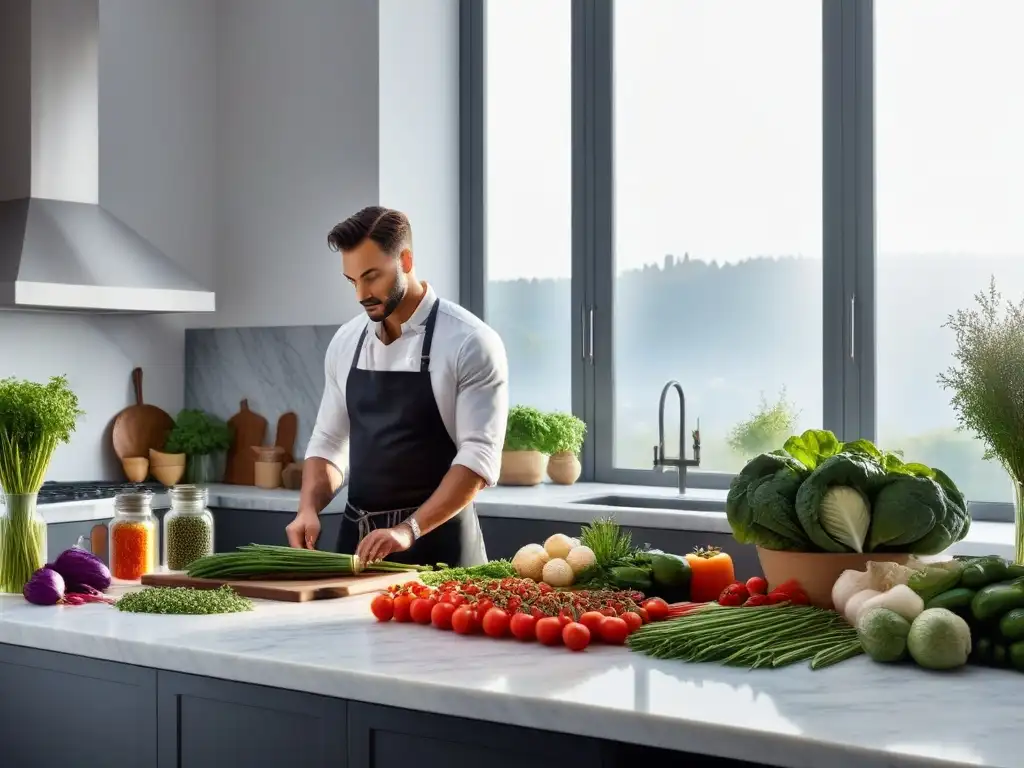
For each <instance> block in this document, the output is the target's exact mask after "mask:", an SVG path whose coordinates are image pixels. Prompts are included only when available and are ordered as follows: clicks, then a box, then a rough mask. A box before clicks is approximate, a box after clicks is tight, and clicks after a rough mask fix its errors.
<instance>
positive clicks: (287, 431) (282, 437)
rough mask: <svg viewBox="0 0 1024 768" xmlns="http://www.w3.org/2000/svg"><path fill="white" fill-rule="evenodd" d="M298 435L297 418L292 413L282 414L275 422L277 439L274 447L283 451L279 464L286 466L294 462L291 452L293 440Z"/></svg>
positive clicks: (293, 448)
mask: <svg viewBox="0 0 1024 768" xmlns="http://www.w3.org/2000/svg"><path fill="white" fill-rule="evenodd" d="M298 435H299V417H298V415H297V414H296V413H295V412H294V411H288V412H287V413H282V414H281V416H280V417H279V418H278V420H277V437H276V439H275V440H274V445H276V446H277V447H278V448H281V449H283V450H284V453H283V455H282V456H281V463H282V464H283V465H284V466H286V467H287V466H288V465H289V464H291V463H292V462H294V461H295V457H294V456H292V451H294V450H295V438H297V437H298Z"/></svg>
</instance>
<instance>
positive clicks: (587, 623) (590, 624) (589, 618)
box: [580, 611, 605, 635]
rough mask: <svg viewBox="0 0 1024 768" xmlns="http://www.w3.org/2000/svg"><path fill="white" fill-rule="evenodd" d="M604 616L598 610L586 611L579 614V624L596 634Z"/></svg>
mask: <svg viewBox="0 0 1024 768" xmlns="http://www.w3.org/2000/svg"><path fill="white" fill-rule="evenodd" d="M604 619H605V616H604V614H603V613H601V612H600V611H587V612H586V613H584V614H583V615H582V616H580V624H582V625H583V626H584V627H586V628H587V629H589V630H590V634H592V635H597V633H598V631H599V630H600V628H601V622H602V621H604Z"/></svg>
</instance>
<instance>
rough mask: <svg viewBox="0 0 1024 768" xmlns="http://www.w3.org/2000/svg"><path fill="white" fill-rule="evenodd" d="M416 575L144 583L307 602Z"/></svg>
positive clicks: (165, 578)
mask: <svg viewBox="0 0 1024 768" xmlns="http://www.w3.org/2000/svg"><path fill="white" fill-rule="evenodd" d="M411 578H414V575H413V574H409V573H374V574H367V575H365V576H334V577H328V578H322V579H266V580H257V579H239V580H235V581H232V580H230V579H196V578H192V577H191V576H188V575H186V574H184V573H147V574H146V575H145V576H143V577H142V583H143V584H144V585H145V586H147V587H193V588H195V589H216V588H217V587H220V586H223V585H224V584H227V585H228V586H230V587H231V588H232V589H233V590H235V592H237V593H238V594H240V595H241V596H242V597H251V598H253V599H256V600H277V601H279V602H285V603H305V602H309V601H310V600H330V599H332V598H338V597H352V596H353V595H366V594H369V593H370V592H379V591H381V590H384V589H387V588H388V587H390V586H391V585H392V584H404V583H405V582H407V581H409V580H410V579H411Z"/></svg>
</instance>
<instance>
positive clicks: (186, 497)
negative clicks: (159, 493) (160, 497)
mask: <svg viewBox="0 0 1024 768" xmlns="http://www.w3.org/2000/svg"><path fill="white" fill-rule="evenodd" d="M206 500H207V494H206V489H205V488H203V487H201V486H198V485H176V486H174V487H173V488H171V509H170V510H169V511H168V512H167V514H166V515H165V516H164V565H165V566H166V567H167V569H168V570H171V571H183V570H185V569H186V568H188V566H189V565H191V564H192V563H193V562H195V561H196V560H198V559H199V558H200V557H206V556H207V555H212V554H213V514H212V513H211V512H210V510H209V509H207V508H206Z"/></svg>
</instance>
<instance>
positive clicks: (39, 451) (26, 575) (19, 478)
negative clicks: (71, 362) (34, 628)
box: [0, 376, 82, 592]
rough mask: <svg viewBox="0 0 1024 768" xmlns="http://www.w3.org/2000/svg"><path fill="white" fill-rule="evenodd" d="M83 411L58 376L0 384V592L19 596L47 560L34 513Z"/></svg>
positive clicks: (43, 528) (41, 524) (40, 522)
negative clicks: (1, 503) (1, 504)
mask: <svg viewBox="0 0 1024 768" xmlns="http://www.w3.org/2000/svg"><path fill="white" fill-rule="evenodd" d="M81 415H82V411H80V410H79V409H78V398H77V397H76V396H75V393H74V392H72V391H71V390H70V389H69V388H68V385H67V380H66V379H65V378H64V377H63V376H55V377H53V378H51V379H50V381H49V383H47V384H37V383H36V382H32V381H24V380H19V379H13V378H8V379H3V380H0V488H2V489H3V492H4V500H5V511H4V512H3V513H2V514H0V592H21V591H22V589H23V588H24V586H25V584H26V582H28V580H29V579H30V578H31V577H32V574H33V573H35V572H36V570H37V569H39V568H41V567H42V565H43V563H44V562H46V551H45V550H46V523H45V522H44V521H43V520H42V519H40V518H39V517H38V516H37V514H36V494H37V493H38V492H39V489H40V488H41V487H42V485H43V480H44V478H45V477H46V470H47V468H48V467H49V466H50V460H51V459H52V458H53V452H54V451H55V450H56V448H57V445H58V444H60V443H66V442H68V441H69V440H70V439H71V433H72V432H74V430H75V424H76V422H77V421H78V417H79V416H81Z"/></svg>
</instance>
